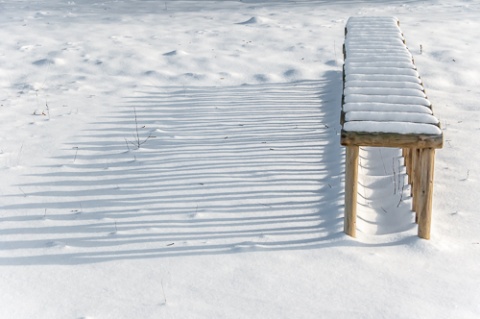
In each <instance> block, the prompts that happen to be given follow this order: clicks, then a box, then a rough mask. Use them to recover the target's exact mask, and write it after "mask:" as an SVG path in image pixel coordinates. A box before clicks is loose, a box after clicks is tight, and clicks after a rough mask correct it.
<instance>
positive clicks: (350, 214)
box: [344, 146, 359, 237]
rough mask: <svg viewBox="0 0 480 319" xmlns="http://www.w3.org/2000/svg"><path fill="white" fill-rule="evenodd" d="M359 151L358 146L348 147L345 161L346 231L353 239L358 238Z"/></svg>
mask: <svg viewBox="0 0 480 319" xmlns="http://www.w3.org/2000/svg"><path fill="white" fill-rule="evenodd" d="M358 151H359V147H358V146H347V150H346V159H345V216H344V231H345V233H346V234H347V235H349V236H352V237H355V236H356V225H357V184H358Z"/></svg>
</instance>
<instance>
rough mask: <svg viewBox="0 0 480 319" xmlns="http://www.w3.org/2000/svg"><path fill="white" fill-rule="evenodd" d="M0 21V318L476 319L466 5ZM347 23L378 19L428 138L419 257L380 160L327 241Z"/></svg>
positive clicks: (174, 11)
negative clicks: (424, 227) (427, 209)
mask: <svg viewBox="0 0 480 319" xmlns="http://www.w3.org/2000/svg"><path fill="white" fill-rule="evenodd" d="M0 12H1V13H0V39H1V41H0V111H1V113H0V116H1V125H0V131H1V132H0V133H1V134H0V170H1V173H0V174H1V175H0V176H1V184H0V196H1V202H0V237H1V240H0V265H1V266H0V270H1V271H0V300H1V301H2V303H1V305H2V306H1V307H0V318H478V314H479V313H480V308H479V305H480V288H479V285H478V283H477V280H475V278H478V277H479V275H480V273H479V272H480V271H479V267H478V265H479V264H480V254H479V249H480V245H479V242H480V238H479V233H480V232H479V227H480V226H479V225H480V217H479V215H478V214H477V210H478V206H479V200H478V196H477V195H476V194H477V193H479V191H480V190H479V186H478V183H477V177H478V174H479V165H478V163H479V162H480V156H479V153H478V152H477V151H476V149H475V145H476V139H477V138H476V137H477V136H478V133H479V124H478V120H479V118H480V116H479V115H480V114H479V111H478V101H479V100H480V96H479V93H478V87H479V84H480V76H479V73H478V70H479V66H480V54H478V53H479V52H480V46H479V44H478V41H477V38H478V36H477V35H478V30H479V27H480V26H479V24H480V22H479V21H478V17H479V16H480V5H479V4H477V3H476V2H474V1H458V2H457V1H455V2H447V1H254V0H250V1H58V0H53V1H48V2H31V1H0ZM364 15H368V16H372V15H382V16H395V17H397V18H398V19H399V20H400V23H401V29H402V31H403V32H404V35H405V39H406V41H407V46H408V47H409V49H410V51H411V53H412V55H413V58H414V59H415V64H416V66H417V67H418V72H419V74H420V75H421V77H422V80H423V82H424V84H425V87H426V90H427V95H428V97H429V100H430V101H431V102H432V104H433V109H434V112H435V115H436V116H437V117H438V118H439V119H440V123H441V126H442V129H443V133H444V135H445V146H444V149H442V150H438V152H437V156H436V166H435V167H436V172H435V174H436V175H435V194H434V212H433V224H432V227H433V228H432V239H431V240H430V241H424V240H420V239H418V238H417V237H416V225H415V224H414V216H413V214H412V213H411V212H410V204H411V199H410V196H409V194H410V189H409V187H408V186H407V184H406V183H407V181H406V175H405V169H404V167H403V161H402V159H401V157H400V152H399V151H398V150H392V149H381V148H375V149H362V150H361V154H360V170H359V172H360V176H359V183H360V184H359V188H358V189H359V203H358V204H359V212H358V216H359V218H358V224H357V227H358V231H357V233H358V238H357V239H352V238H349V237H347V236H345V235H344V234H343V182H344V149H343V148H342V147H341V146H340V143H339V133H340V124H339V123H340V107H341V105H340V104H341V94H342V85H343V84H342V65H343V54H342V45H343V41H344V27H345V23H346V21H347V19H348V18H349V17H350V16H364ZM397 62H398V63H402V61H397ZM397 62H396V63H397ZM385 67H388V65H385ZM353 80H355V82H356V83H357V85H356V86H358V83H362V82H364V81H363V80H362V78H361V77H356V78H355V79H353ZM376 81H379V82H382V81H383V79H381V78H378V79H376ZM360 85H361V84H360ZM416 85H417V84H416V83H412V84H409V85H408V86H406V87H402V86H400V87H398V89H400V90H405V89H416V88H417V86H416ZM347 89H349V88H347ZM355 103H356V104H355V105H356V106H358V107H359V109H361V107H362V101H355ZM373 105H374V108H378V109H381V108H382V107H384V105H383V104H382V103H377V104H373ZM371 107H372V106H371V105H370V106H369V108H367V109H363V110H361V111H372V109H371ZM416 111H417V109H416V108H415V105H411V106H406V108H405V109H404V110H403V112H416ZM360 115H361V114H360ZM402 116H406V117H408V116H411V115H407V114H402ZM419 116H420V115H419ZM421 116H424V117H426V118H430V117H428V112H427V113H425V115H421Z"/></svg>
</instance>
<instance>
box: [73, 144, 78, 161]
mask: <svg viewBox="0 0 480 319" xmlns="http://www.w3.org/2000/svg"><path fill="white" fill-rule="evenodd" d="M73 149H74V150H75V156H74V157H73V162H74V163H75V160H76V159H77V154H78V146H75V147H74V148H73Z"/></svg>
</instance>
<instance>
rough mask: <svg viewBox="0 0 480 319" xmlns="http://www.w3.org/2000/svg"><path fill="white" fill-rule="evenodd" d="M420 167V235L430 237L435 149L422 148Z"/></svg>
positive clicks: (418, 159)
mask: <svg viewBox="0 0 480 319" xmlns="http://www.w3.org/2000/svg"><path fill="white" fill-rule="evenodd" d="M417 161H418V165H417V167H416V168H418V169H419V172H418V174H417V176H418V177H419V182H418V183H416V184H417V186H418V187H417V191H416V192H415V193H416V194H415V195H416V196H417V200H416V204H415V206H416V207H415V208H416V209H417V217H418V237H420V238H424V239H430V225H431V222H432V198H433V173H434V166H435V163H434V162H435V149H433V148H425V149H421V150H420V152H419V155H418V158H417Z"/></svg>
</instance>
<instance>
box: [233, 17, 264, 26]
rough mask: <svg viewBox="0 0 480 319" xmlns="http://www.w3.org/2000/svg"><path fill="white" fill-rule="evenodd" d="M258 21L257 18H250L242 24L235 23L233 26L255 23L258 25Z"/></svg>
mask: <svg viewBox="0 0 480 319" xmlns="http://www.w3.org/2000/svg"><path fill="white" fill-rule="evenodd" d="M259 22H260V20H259V19H258V18H257V17H251V18H250V19H248V20H246V21H243V22H237V23H235V24H242V25H246V24H256V23H259Z"/></svg>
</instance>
